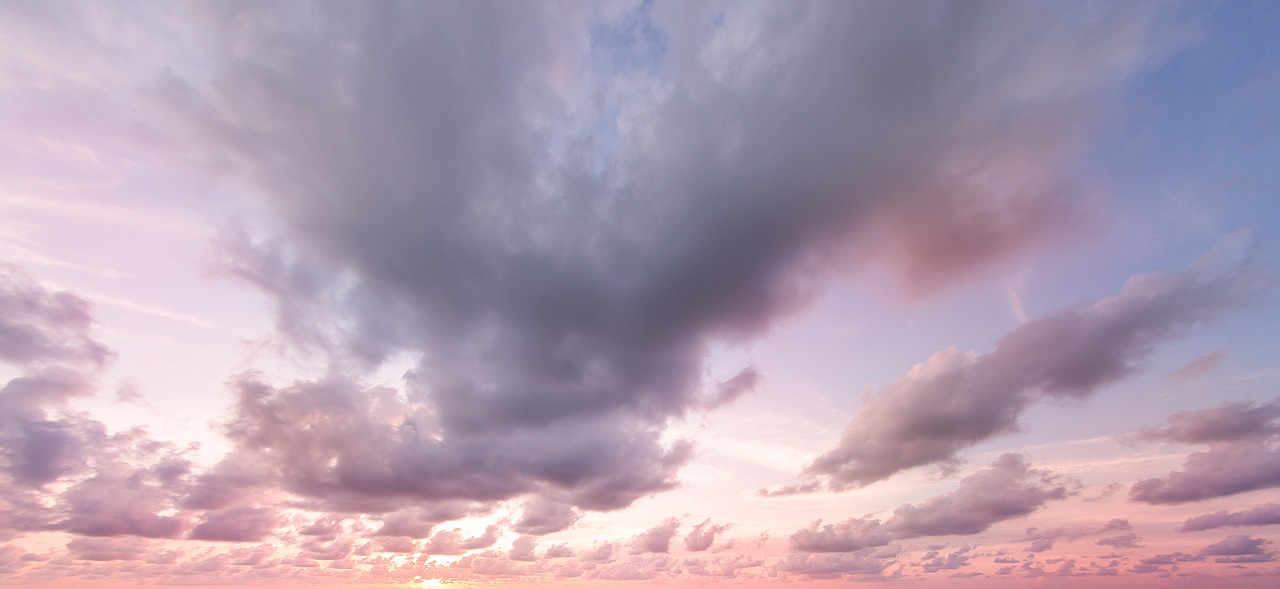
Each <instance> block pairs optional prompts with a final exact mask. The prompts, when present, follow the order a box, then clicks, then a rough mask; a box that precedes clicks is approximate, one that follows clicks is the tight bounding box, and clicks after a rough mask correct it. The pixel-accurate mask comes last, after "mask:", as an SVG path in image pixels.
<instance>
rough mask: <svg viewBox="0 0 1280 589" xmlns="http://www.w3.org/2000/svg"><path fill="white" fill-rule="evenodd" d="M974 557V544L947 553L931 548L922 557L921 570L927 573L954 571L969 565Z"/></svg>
mask: <svg viewBox="0 0 1280 589" xmlns="http://www.w3.org/2000/svg"><path fill="white" fill-rule="evenodd" d="M973 557H974V555H973V547H972V546H964V547H961V548H958V549H956V550H953V551H951V552H949V553H947V554H942V553H941V552H938V551H936V550H931V551H929V552H928V553H926V554H925V555H924V556H923V557H921V561H920V570H921V571H924V572H926V573H936V572H938V571H953V570H956V569H960V568H964V567H966V566H969V561H970V560H972V559H973ZM953 576H954V575H953Z"/></svg>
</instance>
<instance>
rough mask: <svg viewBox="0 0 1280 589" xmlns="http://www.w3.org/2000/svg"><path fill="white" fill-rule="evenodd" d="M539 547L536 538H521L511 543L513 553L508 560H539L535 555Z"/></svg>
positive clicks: (508, 556)
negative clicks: (535, 550)
mask: <svg viewBox="0 0 1280 589" xmlns="http://www.w3.org/2000/svg"><path fill="white" fill-rule="evenodd" d="M537 545H538V541H537V540H536V539H535V538H534V537H532V536H520V537H519V538H516V539H515V541H514V542H512V543H511V552H510V553H509V554H508V555H507V558H510V559H511V560H518V561H521V562H532V561H535V560H538V557H537V555H535V554H534V549H535V548H537Z"/></svg>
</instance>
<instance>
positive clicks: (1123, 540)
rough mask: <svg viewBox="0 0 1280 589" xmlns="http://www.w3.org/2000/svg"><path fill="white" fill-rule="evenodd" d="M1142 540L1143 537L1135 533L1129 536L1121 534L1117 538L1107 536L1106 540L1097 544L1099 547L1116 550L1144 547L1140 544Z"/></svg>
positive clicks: (1103, 539) (1101, 540) (1128, 534)
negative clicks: (1108, 547) (1110, 547)
mask: <svg viewBox="0 0 1280 589" xmlns="http://www.w3.org/2000/svg"><path fill="white" fill-rule="evenodd" d="M1141 540H1142V537H1141V536H1139V535H1137V534H1135V533H1133V532H1129V533H1127V534H1120V535H1117V536H1107V537H1106V538H1102V539H1100V540H1098V541H1097V542H1095V544H1097V545H1099V546H1112V547H1115V548H1138V547H1140V546H1142V545H1141V544H1139V543H1138V542H1139V541H1141Z"/></svg>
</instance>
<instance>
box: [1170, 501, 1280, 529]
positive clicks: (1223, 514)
mask: <svg viewBox="0 0 1280 589" xmlns="http://www.w3.org/2000/svg"><path fill="white" fill-rule="evenodd" d="M1274 524H1280V503H1264V504H1262V505H1259V506H1257V507H1254V508H1253V509H1250V510H1248V511H1231V512H1229V511H1225V510H1223V511H1215V512H1213V513H1206V514H1204V515H1197V516H1195V517H1193V518H1190V519H1188V520H1187V521H1185V522H1183V524H1182V527H1181V528H1179V530H1180V531H1183V532H1199V531H1201V530H1212V529H1214V528H1223V527H1243V526H1267V525H1274Z"/></svg>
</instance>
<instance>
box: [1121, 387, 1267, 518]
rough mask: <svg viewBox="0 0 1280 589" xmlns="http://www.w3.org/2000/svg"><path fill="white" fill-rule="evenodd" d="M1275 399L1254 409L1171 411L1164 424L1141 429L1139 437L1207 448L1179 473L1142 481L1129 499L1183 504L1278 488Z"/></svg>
mask: <svg viewBox="0 0 1280 589" xmlns="http://www.w3.org/2000/svg"><path fill="white" fill-rule="evenodd" d="M1278 436H1280V400H1275V399H1273V400H1271V401H1268V402H1265V403H1262V404H1259V405H1254V404H1252V403H1231V402H1228V403H1223V404H1222V405H1219V406H1218V407H1214V408H1212V409H1204V410H1201V411H1187V412H1182V413H1176V414H1174V415H1172V416H1170V417H1169V425H1167V426H1165V427H1160V428H1146V429H1143V430H1141V431H1139V432H1138V436H1137V437H1138V438H1139V439H1145V440H1150V441H1164V442H1177V443H1182V444H1206V445H1208V446H1209V449H1208V450H1206V451H1204V452H1196V453H1194V454H1191V455H1190V456H1188V457H1187V461H1186V464H1184V465H1183V468H1182V470H1177V471H1173V472H1171V473H1169V476H1168V477H1166V478H1163V479H1143V480H1141V481H1138V482H1137V483H1134V485H1133V487H1132V488H1130V489H1129V498H1130V499H1132V500H1134V501H1140V502H1143V503H1157V504H1162V503H1183V502H1187V501H1200V500H1204V499H1210V498H1213V497H1224V496H1229V495H1236V494H1239V493H1245V492H1248V491H1255V490H1258V489H1268V488H1273V487H1280V447H1277V441H1280V437H1278Z"/></svg>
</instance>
